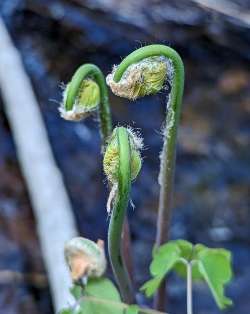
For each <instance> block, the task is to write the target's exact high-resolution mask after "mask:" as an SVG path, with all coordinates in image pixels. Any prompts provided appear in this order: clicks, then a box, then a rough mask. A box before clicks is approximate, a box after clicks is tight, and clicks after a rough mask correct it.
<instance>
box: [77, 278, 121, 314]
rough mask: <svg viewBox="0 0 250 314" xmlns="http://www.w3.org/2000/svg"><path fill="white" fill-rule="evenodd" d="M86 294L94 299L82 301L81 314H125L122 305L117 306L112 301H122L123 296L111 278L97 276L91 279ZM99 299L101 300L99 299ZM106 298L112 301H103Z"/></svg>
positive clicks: (85, 290)
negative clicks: (121, 296)
mask: <svg viewBox="0 0 250 314" xmlns="http://www.w3.org/2000/svg"><path fill="white" fill-rule="evenodd" d="M84 295H85V296H86V297H90V298H91V297H93V300H91V301H90V300H87V299H85V300H83V301H82V302H81V303H80V306H81V312H80V313H81V314H100V313H102V314H123V310H122V307H119V306H115V305H114V304H113V303H112V301H113V302H121V298H120V295H119V292H118V291H117V289H116V287H115V286H114V284H113V283H112V282H111V281H110V280H109V279H106V278H98V279H97V278H95V279H91V280H89V282H88V283H87V285H86V287H85V289H84ZM94 299H95V300H94ZM98 299H100V300H99V301H98ZM104 300H107V301H110V303H108V302H107V303H106V302H103V301H104ZM118 305H119V303H118Z"/></svg>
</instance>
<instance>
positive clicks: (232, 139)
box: [0, 0, 250, 314]
mask: <svg viewBox="0 0 250 314" xmlns="http://www.w3.org/2000/svg"><path fill="white" fill-rule="evenodd" d="M176 3H178V4H176ZM227 3H228V6H229V5H231V4H232V2H231V1H227ZM234 3H236V1H234ZM237 3H238V4H239V8H240V10H242V12H247V10H249V9H250V3H249V2H248V1H237ZM0 12H1V15H2V16H3V17H4V19H5V21H6V22H7V25H8V27H9V30H10V32H11V35H12V36H13V39H14V41H15V43H16V45H17V47H18V48H19V50H20V52H21V54H22V56H23V60H24V64H25V66H26V69H27V71H28V73H29V75H30V77H31V79H32V81H33V84H34V89H35V91H36V94H37V97H38V99H39V103H40V105H41V110H42V112H43V114H44V119H45V122H46V124H47V127H48V132H49V136H50V139H51V143H52V146H53V149H54V152H55V156H56V158H57V161H58V164H59V166H60V168H61V169H62V171H63V174H64V176H65V181H66V184H67V187H68V190H69V193H70V196H71V198H72V202H73V205H74V209H75V215H76V218H77V221H78V225H79V228H80V230H81V233H82V235H84V236H86V237H90V238H92V239H95V240H96V239H97V238H104V239H105V237H106V232H107V226H108V222H107V217H106V213H105V202H106V198H107V189H106V188H105V184H103V181H104V178H103V175H102V166H101V156H100V154H99V136H98V130H97V128H96V123H95V121H93V120H91V119H89V120H87V121H86V122H84V123H79V124H74V123H70V122H65V121H63V120H61V119H60V118H59V115H58V112H57V104H56V103H55V102H54V101H53V100H56V101H59V100H60V99H61V95H60V93H61V91H60V88H59V84H60V82H62V81H63V82H67V80H68V79H69V78H70V76H71V75H72V73H73V71H74V70H75V69H76V68H77V66H79V65H80V64H82V63H85V62H93V63H96V64H97V65H99V66H100V67H101V68H102V69H103V71H104V73H105V74H106V73H108V72H109V71H110V69H111V67H112V64H113V63H118V62H119V60H120V58H121V57H123V56H125V55H127V54H128V53H129V52H131V51H132V50H133V49H135V48H136V47H139V46H141V45H144V44H148V43H159V42H160V43H168V44H171V46H173V47H175V48H176V49H177V50H178V51H179V52H180V54H181V55H182V56H183V59H184V63H185V66H186V89H185V97H184V104H183V113H182V121H181V127H180V131H179V141H178V153H177V168H176V189H175V204H174V207H175V211H174V217H173V224H172V230H171V235H172V237H173V238H185V239H188V240H190V241H192V242H194V243H196V242H202V243H205V244H208V245H210V246H223V247H226V248H228V249H230V250H232V252H233V255H234V271H235V279H234V281H233V283H232V284H231V285H230V287H229V288H228V291H227V293H228V295H229V296H231V297H232V298H233V300H234V302H235V306H234V307H233V308H232V309H229V310H228V311H226V312H225V313H230V314H236V313H237V314H238V313H240V314H248V313H249V308H250V298H249V290H250V266H249V265H250V229H249V223H250V210H249V203H250V202H249V197H250V151H249V147H250V146H249V144H250V140H249V135H250V67H249V60H250V35H249V34H250V31H249V30H250V27H249V25H248V24H247V23H246V22H242V21H241V20H240V19H239V17H240V16H241V15H239V14H238V16H236V17H232V16H228V15H226V14H222V13H218V12H215V11H214V10H207V9H205V8H203V7H200V6H198V5H197V4H195V1H186V0H185V1H184V0H181V1H178V2H177V1H163V0H162V1H149V0H148V1H146V0H144V1H132V0H129V1H115V0H113V1H111V0H110V1H105V4H104V1H100V0H99V1H95V0H94V1H83V0H70V1H66V0H65V1H52V0H51V1H48V0H44V1H42V0H40V1H38V0H33V1H31V0H29V1H24V0H16V1H10V0H2V1H1V2H0ZM235 12H238V13H239V11H237V10H236V11H235ZM164 100H165V96H164V93H163V94H162V95H159V96H155V97H147V98H144V99H143V100H140V101H137V102H136V103H130V102H128V101H124V100H123V99H120V98H117V97H114V96H112V97H111V101H112V110H113V115H114V120H115V122H118V121H119V123H121V124H123V125H127V124H130V125H133V126H134V127H137V128H141V129H142V134H143V136H144V138H145V146H146V149H145V151H144V165H143V170H142V173H141V175H140V177H139V179H138V180H137V182H136V183H135V184H134V185H133V195H132V199H133V202H134V203H135V205H136V209H135V211H132V210H131V209H130V211H129V213H130V221H131V229H132V236H133V241H134V242H133V244H134V246H133V248H134V257H135V263H136V268H135V269H136V276H135V279H136V283H137V285H138V286H140V285H141V284H142V283H143V282H144V281H145V280H147V278H148V270H147V268H148V265H149V262H150V259H151V248H152V244H153V239H154V234H155V220H156V208H157V197H158V190H159V187H158V184H157V172H158V166H159V165H158V164H159V159H158V155H159V151H160V148H161V143H162V141H161V136H160V134H159V130H160V127H161V124H162V121H163V120H164V111H165V107H164V105H163V104H162V103H164ZM1 110H3V109H2V107H1ZM19 110H21V108H19ZM131 117H132V118H131ZM0 177H1V181H0V226H1V228H0V268H1V269H8V270H12V271H17V272H20V273H22V274H24V275H25V277H24V280H22V281H21V282H16V281H15V280H14V279H15V278H16V277H15V278H14V275H12V276H9V277H8V278H7V279H6V280H5V281H4V282H3V280H1V275H0V289H1V292H0V313H4V314H10V313H11V314H12V313H13V314H14V313H20V314H26V313H27V314H28V313H29V314H31V313H32V314H33V313H43V314H44V313H52V308H51V300H50V297H49V290H48V286H47V283H46V274H45V271H44V266H43V263H42V258H41V252H40V248H39V243H38V241H37V236H36V228H35V223H34V219H33V216H32V209H31V207H30V204H29V200H28V196H27V192H26V188H25V184H24V182H23V179H22V177H21V173H20V170H19V167H18V163H17V159H16V154H15V148H14V144H13V140H12V138H11V134H10V131H9V127H8V124H7V121H6V119H5V117H4V113H3V111H1V117H0ZM27 274H29V276H28V277H27ZM37 274H43V275H44V277H42V278H40V277H39V278H37ZM194 296H195V300H194V303H195V313H199V314H214V313H219V311H218V310H217V309H216V306H215V305H214V302H213V300H212V297H211V296H210V293H209V292H208V289H207V287H206V286H203V285H197V286H195V290H194ZM138 299H139V300H140V301H143V299H142V296H138ZM184 310H185V284H184V282H182V281H181V280H180V279H178V278H176V277H175V276H171V277H170V279H169V307H168V311H169V312H170V313H173V314H183V313H184Z"/></svg>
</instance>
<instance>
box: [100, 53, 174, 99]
mask: <svg viewBox="0 0 250 314" xmlns="http://www.w3.org/2000/svg"><path fill="white" fill-rule="evenodd" d="M168 62H169V61H168V60H167V59H166V58H165V57H163V56H153V57H149V58H145V59H143V60H141V61H139V62H137V63H133V64H131V65H130V66H129V67H128V68H127V70H126V71H125V72H124V73H123V75H122V78H121V79H120V80H119V81H118V82H116V81H115V80H114V75H115V72H116V69H117V67H116V66H115V67H114V68H113V71H112V73H111V74H109V75H108V76H107V78H106V82H107V84H108V85H109V86H110V88H111V90H112V92H113V93H114V94H115V95H117V96H120V97H124V98H128V99H132V100H135V99H137V98H139V97H144V96H146V95H151V94H156V93H157V92H159V91H160V90H161V89H162V88H163V86H164V82H165V80H166V78H167V71H168Z"/></svg>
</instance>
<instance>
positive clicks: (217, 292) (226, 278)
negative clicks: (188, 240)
mask: <svg viewBox="0 0 250 314" xmlns="http://www.w3.org/2000/svg"><path fill="white" fill-rule="evenodd" d="M198 268H199V271H200V274H201V275H202V276H203V278H204V280H205V281H206V282H207V284H208V286H209V288H210V290H211V292H212V294H213V296H214V299H215V301H216V303H217V305H218V307H219V308H220V309H224V308H226V307H227V306H229V305H232V304H233V302H232V300H231V299H229V298H227V297H226V296H225V295H224V286H225V285H226V284H227V283H228V282H230V280H231V279H232V270H231V254H230V252H228V251H226V250H224V249H209V248H204V249H203V250H201V251H200V252H199V253H198Z"/></svg>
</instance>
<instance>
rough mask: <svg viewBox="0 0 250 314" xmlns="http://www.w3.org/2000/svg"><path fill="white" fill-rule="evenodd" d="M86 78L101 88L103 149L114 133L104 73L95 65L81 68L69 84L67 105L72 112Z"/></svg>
mask: <svg viewBox="0 0 250 314" xmlns="http://www.w3.org/2000/svg"><path fill="white" fill-rule="evenodd" d="M86 78H92V79H94V80H95V81H96V83H97V84H98V86H99V88H100V95H101V102H100V105H99V117H100V133H101V138H102V143H103V147H104V146H105V145H106V143H107V140H108V138H109V136H110V135H111V133H112V120H111V113H110V103H109V97H108V89H107V85H106V82H105V78H104V76H103V74H102V71H101V70H100V69H99V68H98V67H97V66H96V65H94V64H84V65H82V66H80V67H79V69H78V70H77V71H76V72H75V74H74V75H73V77H72V80H71V82H70V83H69V89H68V94H67V99H66V104H65V109H66V110H67V111H69V110H71V109H72V108H73V106H74V102H75V100H76V98H77V95H78V93H79V90H80V87H81V83H82V81H83V80H84V79H86Z"/></svg>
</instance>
